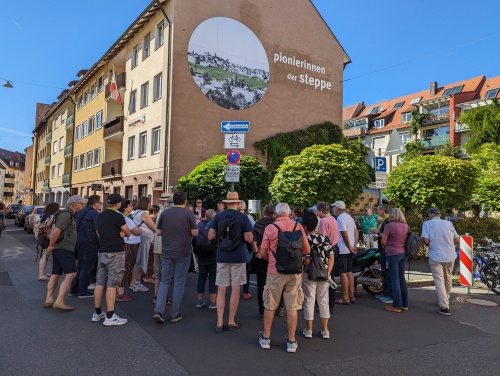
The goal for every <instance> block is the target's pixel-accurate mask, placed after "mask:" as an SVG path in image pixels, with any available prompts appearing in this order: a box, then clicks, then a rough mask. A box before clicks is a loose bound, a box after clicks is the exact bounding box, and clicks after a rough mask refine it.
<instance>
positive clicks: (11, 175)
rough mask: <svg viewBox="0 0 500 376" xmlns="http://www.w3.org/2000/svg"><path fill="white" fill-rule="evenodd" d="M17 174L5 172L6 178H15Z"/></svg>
mask: <svg viewBox="0 0 500 376" xmlns="http://www.w3.org/2000/svg"><path fill="white" fill-rule="evenodd" d="M15 178H16V175H14V174H5V179H15Z"/></svg>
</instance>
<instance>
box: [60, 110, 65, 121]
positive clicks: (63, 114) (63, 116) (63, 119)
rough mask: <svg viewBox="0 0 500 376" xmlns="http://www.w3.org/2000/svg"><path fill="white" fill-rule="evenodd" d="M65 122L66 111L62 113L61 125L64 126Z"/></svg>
mask: <svg viewBox="0 0 500 376" xmlns="http://www.w3.org/2000/svg"><path fill="white" fill-rule="evenodd" d="M65 121H66V110H63V112H61V124H64V122H65Z"/></svg>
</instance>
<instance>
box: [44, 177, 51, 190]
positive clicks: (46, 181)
mask: <svg viewBox="0 0 500 376" xmlns="http://www.w3.org/2000/svg"><path fill="white" fill-rule="evenodd" d="M49 187H50V184H49V179H45V180H44V181H43V188H49Z"/></svg>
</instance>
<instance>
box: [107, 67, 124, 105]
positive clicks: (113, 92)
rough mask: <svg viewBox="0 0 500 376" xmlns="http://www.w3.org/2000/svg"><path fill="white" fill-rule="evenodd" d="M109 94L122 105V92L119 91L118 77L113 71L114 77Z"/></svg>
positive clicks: (112, 77)
mask: <svg viewBox="0 0 500 376" xmlns="http://www.w3.org/2000/svg"><path fill="white" fill-rule="evenodd" d="M109 94H110V95H111V98H113V99H114V100H115V101H117V102H118V103H120V104H121V103H122V99H121V98H120V92H119V91H118V86H117V85H116V76H115V70H114V69H113V75H112V76H111V84H110V85H109Z"/></svg>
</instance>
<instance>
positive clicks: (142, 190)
mask: <svg viewBox="0 0 500 376" xmlns="http://www.w3.org/2000/svg"><path fill="white" fill-rule="evenodd" d="M137 190H138V193H139V197H146V196H147V195H148V185H147V184H139V186H138V187H137Z"/></svg>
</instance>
